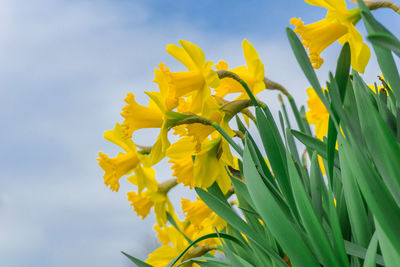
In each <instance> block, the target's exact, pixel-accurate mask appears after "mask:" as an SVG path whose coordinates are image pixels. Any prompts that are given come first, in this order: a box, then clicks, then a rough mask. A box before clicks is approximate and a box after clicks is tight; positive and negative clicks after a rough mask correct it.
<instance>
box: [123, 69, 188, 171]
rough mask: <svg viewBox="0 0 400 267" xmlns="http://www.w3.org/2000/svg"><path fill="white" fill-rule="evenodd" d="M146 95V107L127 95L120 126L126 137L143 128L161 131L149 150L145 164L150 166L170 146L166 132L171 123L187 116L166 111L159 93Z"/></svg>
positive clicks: (130, 95)
mask: <svg viewBox="0 0 400 267" xmlns="http://www.w3.org/2000/svg"><path fill="white" fill-rule="evenodd" d="M159 77H160V76H158V78H159ZM156 79H157V77H156ZM146 94H147V95H148V96H149V97H150V100H149V106H148V107H146V106H143V105H140V104H138V103H137V102H136V101H135V96H134V95H133V94H132V93H128V96H127V97H126V98H125V102H126V103H127V105H126V106H125V107H124V108H123V109H122V113H121V115H122V116H123V117H124V118H125V120H124V122H123V123H122V126H123V127H124V130H125V132H126V134H127V136H131V135H132V134H133V133H134V132H135V131H136V130H139V129H143V128H160V129H161V131H160V134H159V135H158V138H157V140H156V142H155V144H154V145H153V147H152V149H151V152H150V159H149V160H148V161H147V162H146V163H148V166H152V165H154V164H156V163H157V162H159V161H160V160H161V159H163V158H164V156H165V151H166V149H167V148H168V147H169V145H170V142H169V141H168V130H169V126H170V125H171V123H173V122H174V121H177V120H180V119H182V118H184V117H186V116H187V115H184V114H180V113H177V112H173V111H170V110H168V109H166V107H165V103H164V99H163V95H162V94H161V93H160V92H146Z"/></svg>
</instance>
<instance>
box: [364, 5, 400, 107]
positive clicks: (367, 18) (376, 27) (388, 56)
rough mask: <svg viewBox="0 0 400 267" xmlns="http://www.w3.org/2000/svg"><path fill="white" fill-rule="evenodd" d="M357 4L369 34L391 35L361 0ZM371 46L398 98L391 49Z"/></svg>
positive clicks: (397, 78)
mask: <svg viewBox="0 0 400 267" xmlns="http://www.w3.org/2000/svg"><path fill="white" fill-rule="evenodd" d="M357 4H358V7H359V8H360V10H361V17H362V19H363V21H364V25H365V28H366V29H367V32H368V34H369V35H375V34H389V35H393V34H391V33H390V32H389V31H388V30H387V29H386V28H385V27H384V26H383V25H382V24H380V23H379V22H378V21H376V20H375V18H374V17H373V16H372V14H371V12H370V11H369V9H368V7H367V6H366V5H365V3H364V2H363V1H362V0H357ZM373 47H374V50H375V54H376V58H377V60H378V64H379V67H380V68H381V70H382V73H383V76H384V77H385V79H386V80H387V81H388V82H389V84H390V86H391V87H392V89H393V92H394V94H395V96H396V99H400V76H399V72H398V70H397V66H396V63H395V61H394V59H393V55H392V53H391V51H390V50H388V49H386V48H383V47H382V46H379V45H375V44H374V43H373ZM396 106H397V107H399V106H400V103H396Z"/></svg>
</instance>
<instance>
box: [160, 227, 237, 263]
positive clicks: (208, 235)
mask: <svg viewBox="0 0 400 267" xmlns="http://www.w3.org/2000/svg"><path fill="white" fill-rule="evenodd" d="M210 238H224V239H228V240H231V241H233V242H237V243H238V244H240V241H239V240H238V239H237V238H235V237H233V236H231V235H228V234H224V233H218V234H217V233H212V234H207V235H203V236H202V237H199V238H197V239H196V240H195V241H193V242H192V243H191V244H190V245H189V246H187V247H186V248H185V249H184V250H183V251H182V252H181V253H180V254H179V255H178V256H177V257H176V258H175V259H174V260H172V261H171V262H170V263H169V264H168V265H167V267H171V266H174V264H176V263H177V262H178V261H179V259H180V258H182V256H183V255H185V253H186V252H187V251H188V250H189V249H190V248H191V247H192V246H194V245H195V244H197V243H199V242H201V241H203V240H206V239H210Z"/></svg>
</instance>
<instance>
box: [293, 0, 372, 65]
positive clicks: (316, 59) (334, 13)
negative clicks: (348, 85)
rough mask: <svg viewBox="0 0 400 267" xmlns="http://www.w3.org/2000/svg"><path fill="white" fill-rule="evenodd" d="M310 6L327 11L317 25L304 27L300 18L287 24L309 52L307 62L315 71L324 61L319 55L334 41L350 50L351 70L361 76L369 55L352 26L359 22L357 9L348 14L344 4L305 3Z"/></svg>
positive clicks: (315, 0)
mask: <svg viewBox="0 0 400 267" xmlns="http://www.w3.org/2000/svg"><path fill="white" fill-rule="evenodd" d="M305 2H306V3H308V4H310V5H315V6H320V7H324V8H326V9H328V12H327V15H326V18H325V19H323V20H320V21H318V22H315V23H312V24H308V25H304V23H303V22H302V21H301V19H300V18H292V19H291V20H290V23H291V24H293V25H295V30H294V32H295V33H298V34H299V35H300V37H301V39H302V40H303V44H304V45H305V47H306V48H307V49H308V50H309V53H310V60H311V63H313V66H314V68H316V69H318V68H319V67H320V66H321V65H322V63H323V62H324V60H323V59H322V58H321V56H320V54H321V52H322V51H323V50H325V48H327V47H328V46H329V45H331V44H332V43H334V42H335V41H336V40H337V41H339V43H341V44H344V43H346V42H348V43H349V44H350V50H351V66H352V67H353V69H355V70H356V71H358V72H361V73H363V72H364V69H365V67H366V65H367V63H368V61H369V58H370V55H371V52H370V50H369V48H368V46H367V45H366V44H365V43H364V42H363V38H362V36H361V34H360V33H359V32H358V30H357V29H356V28H355V26H354V25H355V24H356V23H357V22H358V21H359V19H360V18H361V15H360V11H359V10H358V9H351V10H348V9H347V7H346V3H345V1H344V0H305Z"/></svg>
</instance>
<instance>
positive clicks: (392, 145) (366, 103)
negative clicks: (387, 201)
mask: <svg viewBox="0 0 400 267" xmlns="http://www.w3.org/2000/svg"><path fill="white" fill-rule="evenodd" d="M353 87H354V89H355V90H354V91H355V95H356V102H357V108H358V113H359V118H360V125H361V131H362V134H363V136H364V140H365V143H366V145H367V147H368V150H369V152H370V155H371V157H372V159H373V160H374V162H375V164H376V167H377V169H378V170H379V173H380V174H381V176H382V178H383V181H384V182H385V184H386V186H387V188H388V189H389V191H390V192H391V193H392V196H393V197H394V198H395V200H396V201H397V204H398V205H399V206H400V165H399V164H394V161H395V160H397V159H400V147H399V145H398V143H397V141H396V138H395V137H394V136H393V134H392V132H391V130H390V129H389V128H388V127H387V125H386V124H385V122H384V121H383V119H382V117H381V116H380V115H379V113H378V112H377V110H376V109H375V107H374V106H373V105H372V103H371V101H370V100H369V99H368V97H367V94H366V92H368V91H366V90H369V88H368V87H367V86H366V85H365V84H364V83H363V81H362V80H361V78H360V76H359V75H358V73H356V72H355V73H354V80H353Z"/></svg>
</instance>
